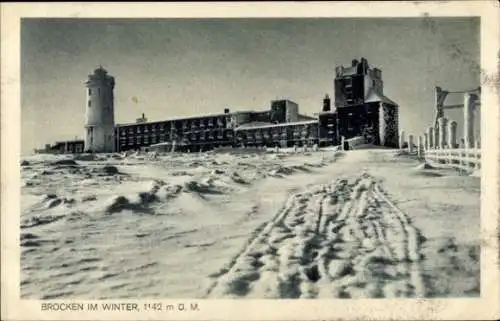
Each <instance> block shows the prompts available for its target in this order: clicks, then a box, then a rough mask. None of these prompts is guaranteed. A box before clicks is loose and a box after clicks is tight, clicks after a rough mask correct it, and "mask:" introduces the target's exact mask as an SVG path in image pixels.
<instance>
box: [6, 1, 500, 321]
mask: <svg viewBox="0 0 500 321" xmlns="http://www.w3.org/2000/svg"><path fill="white" fill-rule="evenodd" d="M498 9H499V7H498V2H497V1H493V0H492V1H452V2H350V3H345V2H337V3H336V2H316V3H315V2H309V3H306V2H288V3H282V2H272V3H257V2H252V3H250V2H249V3H227V2H226V3H222V2H221V3H217V2H211V3H144V2H143V3H112V4H111V3H71V4H68V3H9V4H1V23H2V25H1V27H2V29H1V35H2V38H1V39H2V46H1V50H2V51H1V54H2V56H1V58H2V60H1V67H2V69H1V72H2V73H1V79H2V88H1V111H2V113H1V127H0V128H1V193H2V194H1V201H2V202H1V209H2V216H1V223H2V225H1V228H2V230H1V240H2V279H1V280H2V289H1V291H2V292H1V294H2V319H6V320H101V319H105V320H114V319H116V320H145V319H150V320H152V319H162V320H170V319H174V320H205V319H210V320H216V319H217V320H219V319H224V320H246V319H249V320H289V319H294V320H295V319H398V320H403V319H413V320H420V319H421V320H424V319H468V320H479V319H494V318H495V317H496V318H498V317H499V316H500V309H499V304H498V302H500V295H499V283H500V279H499V266H500V265H499V261H498V235H499V230H498V223H499V212H498V208H499V207H498V205H499V204H498V195H499V194H500V188H499V187H500V184H499V182H498V178H499V170H498V169H499V160H500V154H499V145H500V144H499V143H500V139H499V138H500V135H499V130H498V124H499V120H500V117H499V115H500V113H499V103H500V95H499V84H498V79H499V73H498V62H499V57H498V54H499V38H500V37H499V22H498ZM424 15H429V16H441V17H451V16H462V17H463V16H478V17H481V67H482V69H483V70H484V76H488V77H489V78H488V79H490V80H489V81H487V82H485V84H483V88H482V105H483V106H487V107H488V108H484V111H483V112H482V113H481V117H482V119H481V120H482V130H481V131H482V132H481V134H482V146H483V150H484V151H483V155H482V161H483V171H482V194H481V202H482V203H481V231H482V234H481V240H482V249H481V298H480V299H447V300H444V299H436V300H433V299H425V300H423V299H422V300H389V299H378V300H354V299H349V300H246V299H245V300H168V299H165V300H160V301H162V302H164V303H168V304H177V303H189V302H197V303H198V304H199V307H200V311H199V312H180V311H177V312H169V313H165V312H163V313H148V314H146V313H144V312H143V313H133V312H126V313H123V312H122V313H111V312H110V313H103V312H78V313H75V312H59V313H55V312H42V311H41V310H40V303H41V301H33V300H21V299H20V289H19V280H20V268H19V266H20V265H19V263H20V248H19V235H20V227H19V224H20V219H19V213H20V166H19V155H20V119H21V112H20V18H28V17H68V18H173V17H176V18H187V17H189V18H194V17H200V18H201V17H204V18H207V17H233V18H234V17H359V18H361V17H365V18H373V17H398V18H403V17H422V16H424ZM484 79H487V78H484ZM128 301H129V302H144V301H147V302H151V301H152V300H137V301H136V300H128ZM65 302H69V301H65ZM78 302H86V301H78ZM93 302H95V301H93ZM119 302H125V301H124V300H120V301H119Z"/></svg>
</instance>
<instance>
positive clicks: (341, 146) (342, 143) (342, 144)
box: [340, 136, 345, 150]
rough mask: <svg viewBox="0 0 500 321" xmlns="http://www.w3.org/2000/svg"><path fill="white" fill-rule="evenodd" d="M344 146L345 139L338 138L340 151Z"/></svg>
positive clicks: (342, 137)
mask: <svg viewBox="0 0 500 321" xmlns="http://www.w3.org/2000/svg"><path fill="white" fill-rule="evenodd" d="M344 144H345V137H344V136H341V137H340V150H344Z"/></svg>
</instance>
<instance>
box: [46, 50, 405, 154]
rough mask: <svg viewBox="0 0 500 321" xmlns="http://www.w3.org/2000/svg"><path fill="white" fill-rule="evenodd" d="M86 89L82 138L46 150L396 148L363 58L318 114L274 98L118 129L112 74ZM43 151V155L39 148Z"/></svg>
mask: <svg viewBox="0 0 500 321" xmlns="http://www.w3.org/2000/svg"><path fill="white" fill-rule="evenodd" d="M85 86H86V90H87V102H86V107H85V108H86V124H85V136H84V137H85V139H84V140H74V141H64V142H57V143H56V144H54V145H52V146H46V148H45V149H44V150H43V152H50V153H80V152H122V151H127V150H138V149H144V148H150V147H155V148H162V149H164V150H172V149H175V150H176V151H184V152H189V151H190V152H197V151H206V150H210V149H213V148H216V147H229V146H231V147H241V146H245V147H246V146H267V147H274V146H279V147H290V146H305V145H307V146H312V145H314V144H317V145H318V146H320V147H323V146H332V145H338V144H339V143H340V137H342V136H343V137H344V138H346V139H348V138H352V137H356V136H364V137H366V140H367V143H372V144H375V145H381V146H388V147H396V146H397V144H398V132H399V130H398V108H399V107H398V105H397V104H396V103H395V102H393V101H392V100H390V99H389V98H387V97H386V96H385V95H384V92H383V87H384V86H383V81H382V72H381V71H380V70H379V69H377V68H370V66H369V65H368V61H367V60H366V59H364V58H361V60H360V61H358V60H356V59H355V60H353V61H352V63H351V65H350V66H348V67H344V66H338V67H337V68H336V69H335V78H334V88H335V90H334V92H335V93H334V96H333V97H334V106H332V103H331V99H330V97H329V96H328V95H326V96H325V97H324V99H323V106H322V108H321V111H320V112H319V113H317V114H316V115H315V117H311V116H305V115H302V114H300V113H299V106H298V104H297V103H295V102H293V101H291V100H288V99H283V100H275V101H271V103H270V106H269V108H268V109H267V110H262V111H260V110H259V111H255V110H250V111H241V110H230V109H227V108H226V109H224V110H223V111H221V113H220V114H210V115H196V116H192V117H183V118H171V119H166V120H162V121H148V120H147V119H146V118H145V116H144V114H143V115H142V117H140V118H138V119H136V121H135V122H133V123H128V124H115V121H114V97H113V90H114V87H115V79H114V77H112V76H110V75H108V73H107V71H106V70H104V69H103V68H102V67H99V68H98V69H96V70H94V73H93V74H92V75H89V77H88V80H87V81H86V82H85ZM39 152H40V151H39Z"/></svg>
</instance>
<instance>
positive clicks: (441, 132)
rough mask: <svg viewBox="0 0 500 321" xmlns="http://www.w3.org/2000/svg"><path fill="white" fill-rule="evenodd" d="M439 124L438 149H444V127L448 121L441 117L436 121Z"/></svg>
mask: <svg viewBox="0 0 500 321" xmlns="http://www.w3.org/2000/svg"><path fill="white" fill-rule="evenodd" d="M438 123H439V148H440V149H445V148H446V138H447V137H446V136H447V135H446V126H447V124H448V119H447V118H446V117H441V118H439V120H438Z"/></svg>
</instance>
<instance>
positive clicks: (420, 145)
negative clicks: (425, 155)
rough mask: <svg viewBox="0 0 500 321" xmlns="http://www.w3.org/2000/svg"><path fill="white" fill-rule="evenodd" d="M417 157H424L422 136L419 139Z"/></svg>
mask: <svg viewBox="0 0 500 321" xmlns="http://www.w3.org/2000/svg"><path fill="white" fill-rule="evenodd" d="M417 156H418V158H421V157H422V136H418V137H417Z"/></svg>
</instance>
